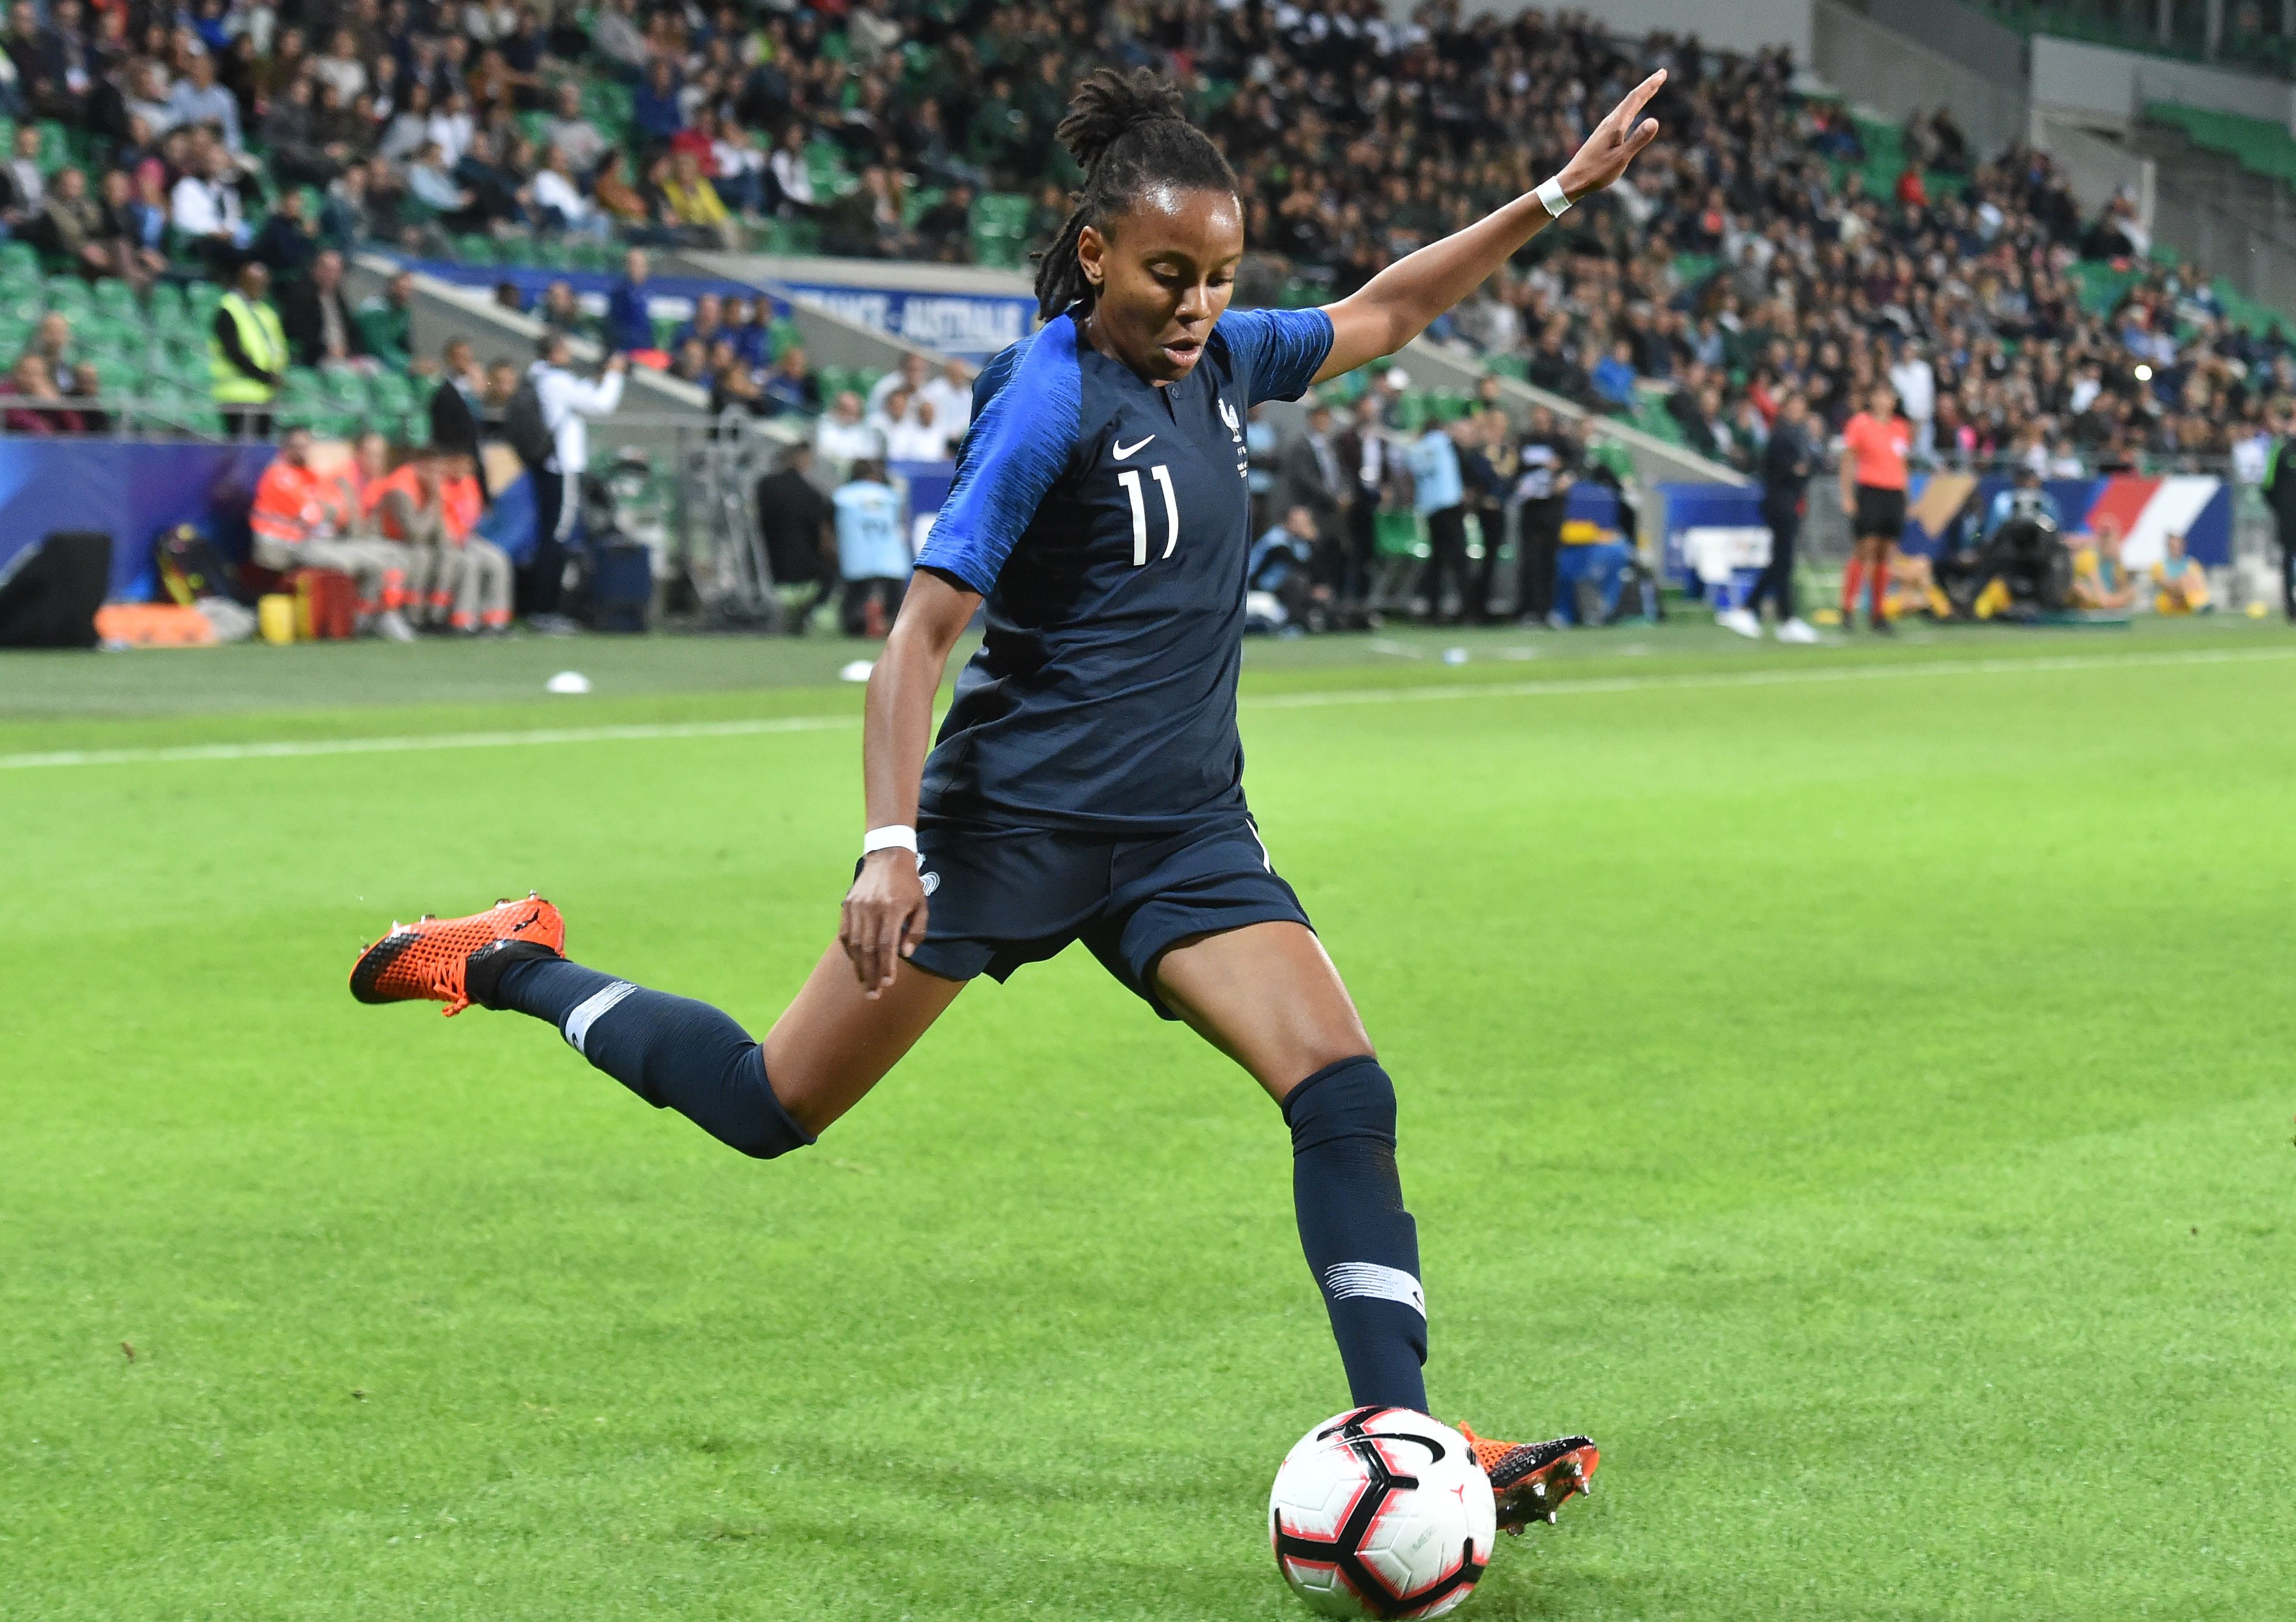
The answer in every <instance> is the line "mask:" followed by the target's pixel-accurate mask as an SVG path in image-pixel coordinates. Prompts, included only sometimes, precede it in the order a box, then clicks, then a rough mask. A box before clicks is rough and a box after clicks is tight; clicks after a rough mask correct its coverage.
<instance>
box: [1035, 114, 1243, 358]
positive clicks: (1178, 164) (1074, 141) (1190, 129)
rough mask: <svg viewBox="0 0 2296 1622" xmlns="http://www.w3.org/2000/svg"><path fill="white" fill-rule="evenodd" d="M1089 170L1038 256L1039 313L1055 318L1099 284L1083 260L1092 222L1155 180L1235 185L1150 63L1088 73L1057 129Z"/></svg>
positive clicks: (1188, 185)
mask: <svg viewBox="0 0 2296 1622" xmlns="http://www.w3.org/2000/svg"><path fill="white" fill-rule="evenodd" d="M1054 133H1055V134H1056V135H1059V137H1060V141H1061V144H1062V145H1063V146H1065V147H1067V148H1068V149H1069V152H1070V155H1071V156H1073V157H1074V158H1075V159H1076V160H1077V163H1078V166H1079V167H1081V168H1083V170H1084V173H1085V181H1084V190H1083V191H1082V192H1081V193H1078V196H1077V204H1076V208H1075V209H1074V210H1073V211H1071V212H1070V215H1069V217H1068V223H1067V224H1066V225H1062V227H1061V233H1060V235H1059V236H1058V237H1056V238H1054V242H1053V245H1052V247H1051V248H1049V249H1047V250H1046V251H1044V252H1043V253H1041V254H1038V255H1037V315H1038V316H1039V317H1041V318H1042V319H1044V320H1046V321H1050V320H1051V319H1052V318H1053V317H1054V316H1055V315H1059V314H1060V313H1061V312H1062V311H1063V310H1065V309H1067V308H1068V307H1070V305H1072V304H1075V303H1077V302H1078V301H1079V300H1082V301H1084V302H1086V303H1089V302H1090V301H1091V300H1092V299H1094V298H1095V296H1097V293H1098V291H1099V290H1098V289H1096V288H1095V287H1094V286H1093V284H1092V283H1090V282H1089V281H1087V279H1086V277H1085V274H1084V266H1082V265H1080V264H1078V262H1077V245H1078V242H1080V241H1082V239H1083V236H1084V228H1085V227H1086V226H1087V225H1091V226H1095V227H1096V228H1101V229H1105V228H1106V225H1107V223H1108V222H1109V221H1110V220H1111V219H1114V218H1115V217H1117V216H1119V215H1120V214H1122V213H1123V212H1124V211H1125V210H1126V209H1129V208H1130V207H1131V206H1132V205H1133V203H1134V202H1135V201H1137V200H1138V199H1139V198H1140V196H1141V195H1142V194H1143V193H1145V192H1147V191H1149V190H1150V189H1151V188H1152V187H1155V186H1171V187H1173V188H1175V189H1177V190H1180V191H1195V190H1199V189H1201V190H1203V191H1210V192H1226V193H1229V194H1231V195H1233V194H1234V192H1235V190H1236V184H1235V171H1234V170H1233V169H1231V168H1228V166H1227V160H1226V159H1225V158H1223V157H1221V156H1220V154H1219V149H1218V147H1216V146H1214V145H1213V144H1212V143H1211V142H1210V140H1209V139H1207V138H1206V137H1205V135H1204V133H1203V131H1201V130H1200V129H1198V128H1197V127H1195V126H1194V125H1193V124H1191V123H1189V122H1188V121H1187V119H1185V117H1183V116H1182V114H1181V111H1180V93H1179V92H1178V91H1177V90H1175V89H1174V88H1173V87H1172V86H1171V85H1170V84H1169V83H1168V82H1166V81H1165V80H1163V79H1160V78H1157V77H1156V75H1155V74H1154V73H1152V72H1151V71H1150V70H1148V69H1146V68H1142V69H1140V70H1138V71H1136V72H1134V73H1132V74H1130V75H1126V74H1123V73H1119V72H1118V71H1117V70H1115V69H1113V68H1099V69H1095V70H1094V71H1092V72H1091V73H1089V74H1087V75H1086V77H1085V80H1084V82H1083V83H1082V84H1080V85H1078V86H1077V90H1076V94H1075V96H1074V97H1072V98H1071V99H1070V102H1069V112H1068V117H1066V118H1064V119H1062V120H1061V125H1060V128H1059V129H1058V130H1057V131H1055V132H1054Z"/></svg>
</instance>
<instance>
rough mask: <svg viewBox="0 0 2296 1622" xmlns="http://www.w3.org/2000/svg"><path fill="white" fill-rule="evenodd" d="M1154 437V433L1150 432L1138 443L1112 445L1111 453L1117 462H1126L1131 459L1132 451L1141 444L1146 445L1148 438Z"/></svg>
mask: <svg viewBox="0 0 2296 1622" xmlns="http://www.w3.org/2000/svg"><path fill="white" fill-rule="evenodd" d="M1155 437H1156V436H1155V435H1153V434H1150V435H1149V436H1148V438H1147V439H1143V440H1141V441H1139V442H1138V444H1134V445H1123V444H1119V445H1117V446H1115V447H1114V449H1113V451H1112V453H1111V454H1112V455H1114V456H1115V457H1116V459H1117V460H1118V461H1119V462H1128V461H1130V460H1131V459H1132V453H1133V452H1135V451H1136V450H1138V449H1139V448H1140V446H1143V445H1146V444H1147V443H1148V442H1149V440H1150V439H1153V438H1155Z"/></svg>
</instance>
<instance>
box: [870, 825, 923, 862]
mask: <svg viewBox="0 0 2296 1622" xmlns="http://www.w3.org/2000/svg"><path fill="white" fill-rule="evenodd" d="M916 848H917V831H916V830H915V829H914V828H912V827H910V826H909V825H908V824H907V823H889V824H888V825H887V826H885V827H882V828H872V829H870V830H869V831H868V832H866V833H865V834H863V835H862V836H861V854H862V855H863V856H874V855H875V854H876V853H877V852H879V851H881V850H907V851H914V850H915V849H916Z"/></svg>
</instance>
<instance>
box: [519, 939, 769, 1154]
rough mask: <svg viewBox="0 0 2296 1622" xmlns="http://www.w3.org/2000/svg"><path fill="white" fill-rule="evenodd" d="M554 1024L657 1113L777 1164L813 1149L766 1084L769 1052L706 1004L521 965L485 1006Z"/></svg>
mask: <svg viewBox="0 0 2296 1622" xmlns="http://www.w3.org/2000/svg"><path fill="white" fill-rule="evenodd" d="M480 1000H481V1001H483V1002H484V1003H485V1004H486V1005H487V1006H488V1007H489V1008H503V1009H512V1010H515V1011H516V1012H520V1013H523V1014H532V1015H533V1016H534V1017H535V1018H536V1019H537V1020H549V1021H550V1023H551V1024H553V1025H554V1026H556V1027H557V1028H558V1029H559V1033H560V1034H561V1035H562V1036H564V1037H565V1038H566V1040H567V1041H568V1043H570V1044H571V1045H572V1046H573V1049H574V1051H575V1052H576V1053H579V1054H581V1055H582V1057H584V1058H585V1059H587V1060H588V1061H590V1062H591V1063H592V1064H594V1065H596V1066H597V1067H598V1068H599V1069H602V1070H603V1071H605V1072H606V1074H607V1075H609V1076H611V1077H613V1078H614V1079H615V1080H616V1081H619V1082H620V1083H621V1084H622V1085H624V1086H626V1087H627V1088H628V1089H629V1090H630V1091H631V1092H633V1093H635V1094H637V1095H638V1096H639V1097H640V1098H643V1099H644V1100H645V1101H646V1102H648V1103H650V1104H652V1106H653V1107H654V1108H655V1109H657V1110H662V1109H669V1110H676V1111H677V1112H678V1113H679V1114H680V1115H683V1116H684V1117H685V1118H686V1119H688V1120H690V1121H692V1122H693V1124H694V1125H695V1126H699V1127H701V1129H702V1130H703V1131H704V1132H707V1133H708V1134H709V1135H710V1136H712V1137H714V1138H716V1139H717V1141H718V1142H719V1143H726V1144H730V1145H732V1146H733V1147H734V1148H735V1149H738V1150H740V1151H742V1153H743V1154H746V1155H754V1156H756V1157H757V1158H758V1159H761V1160H764V1159H772V1158H773V1157H774V1156H775V1155H778V1154H787V1153H788V1152H789V1151H791V1150H792V1149H798V1148H801V1147H803V1146H804V1145H806V1144H808V1143H812V1142H813V1135H812V1134H811V1133H809V1132H808V1131H807V1130H806V1129H805V1128H804V1127H803V1126H799V1124H798V1123H797V1121H796V1120H795V1119H794V1118H792V1117H791V1115H790V1112H789V1111H788V1110H785V1109H783V1107H782V1102H781V1100H780V1099H778V1098H776V1097H775V1096H774V1090H773V1088H772V1086H771V1085H768V1084H767V1080H766V1054H765V1050H764V1049H763V1048H761V1047H759V1046H758V1044H757V1043H756V1042H754V1041H752V1040H751V1039H750V1033H749V1032H747V1031H745V1030H743V1029H742V1028H741V1026H740V1025H738V1024H736V1023H735V1022H734V1020H733V1019H732V1018H730V1017H729V1016H728V1015H726V1014H724V1013H721V1012H718V1011H717V1009H715V1008H712V1007H710V1006H709V1004H707V1003H697V1002H694V1001H693V999H692V998H690V997H674V996H670V995H668V994H667V993H664V992H660V991H648V990H646V989H645V987H643V986H634V985H632V984H631V983H630V982H629V981H627V980H618V979H615V978H614V977H613V976H612V975H611V974H601V973H599V972H598V971H596V970H595V969H585V968H584V967H582V965H581V964H579V963H568V962H566V961H565V960H564V959H562V958H557V957H546V958H535V959H531V960H529V961H527V962H524V963H512V964H511V965H510V966H509V967H508V968H507V969H505V970H504V971H503V972H502V978H501V979H499V980H497V981H496V983H495V985H494V986H493V987H491V988H489V990H488V995H486V996H485V997H484V998H482V999H480Z"/></svg>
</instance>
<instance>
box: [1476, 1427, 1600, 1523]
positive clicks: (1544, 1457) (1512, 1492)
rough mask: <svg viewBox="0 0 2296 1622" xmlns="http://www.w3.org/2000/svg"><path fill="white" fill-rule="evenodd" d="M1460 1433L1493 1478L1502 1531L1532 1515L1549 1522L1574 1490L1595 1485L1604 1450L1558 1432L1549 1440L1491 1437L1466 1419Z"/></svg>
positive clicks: (1588, 1489) (1590, 1489)
mask: <svg viewBox="0 0 2296 1622" xmlns="http://www.w3.org/2000/svg"><path fill="white" fill-rule="evenodd" d="M1459 1434H1460V1435H1461V1436H1463V1437H1464V1438H1467V1446H1470V1447H1472V1448H1473V1449H1474V1450H1475V1462H1476V1463H1478V1464H1480V1465H1481V1466H1482V1467H1483V1473H1484V1474H1485V1475H1487V1476H1488V1477H1489V1478H1490V1479H1491V1495H1492V1496H1493V1497H1495V1498H1497V1500H1498V1508H1499V1527H1500V1528H1501V1529H1502V1530H1504V1531H1508V1532H1513V1533H1514V1534H1516V1535H1517V1536H1521V1532H1522V1529H1523V1528H1525V1527H1527V1526H1529V1524H1530V1523H1531V1522H1532V1521H1534V1520H1543V1521H1546V1523H1547V1524H1548V1525H1549V1526H1552V1525H1554V1511H1557V1510H1559V1509H1561V1508H1562V1505H1563V1503H1564V1502H1565V1501H1566V1500H1568V1499H1569V1498H1570V1496H1571V1495H1573V1494H1587V1493H1592V1492H1593V1491H1594V1490H1595V1466H1596V1465H1597V1464H1599V1463H1601V1462H1603V1455H1602V1453H1601V1451H1600V1450H1599V1449H1597V1448H1596V1447H1595V1444H1594V1443H1592V1442H1590V1441H1588V1440H1587V1438H1585V1437H1583V1436H1566V1437H1558V1438H1555V1439H1554V1441H1552V1442H1489V1441H1485V1440H1484V1439H1483V1438H1481V1437H1479V1436H1477V1435H1476V1434H1475V1433H1474V1431H1473V1430H1472V1429H1471V1428H1469V1427H1468V1426H1465V1425H1462V1426H1460V1427H1459Z"/></svg>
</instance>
